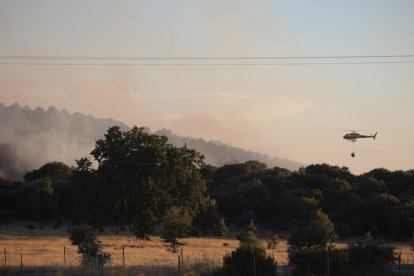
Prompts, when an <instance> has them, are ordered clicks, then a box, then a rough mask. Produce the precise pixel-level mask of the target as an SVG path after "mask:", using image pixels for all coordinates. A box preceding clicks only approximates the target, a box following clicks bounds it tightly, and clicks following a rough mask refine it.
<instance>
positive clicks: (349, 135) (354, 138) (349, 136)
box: [343, 130, 378, 157]
mask: <svg viewBox="0 0 414 276" xmlns="http://www.w3.org/2000/svg"><path fill="white" fill-rule="evenodd" d="M377 134H378V132H375V134H374V135H372V134H371V135H362V134H359V133H358V132H355V130H352V132H351V133H347V134H345V135H344V137H343V138H344V139H345V140H348V141H350V142H352V143H354V142H356V141H357V139H359V138H373V139H374V140H375V138H376V137H377ZM351 157H355V152H354V151H352V152H351Z"/></svg>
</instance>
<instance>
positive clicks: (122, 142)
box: [74, 126, 206, 238]
mask: <svg viewBox="0 0 414 276" xmlns="http://www.w3.org/2000/svg"><path fill="white" fill-rule="evenodd" d="M91 154H92V156H93V157H94V159H95V160H96V161H97V163H98V168H97V169H92V167H91V165H90V164H91V162H90V161H89V160H81V162H80V163H79V162H78V167H77V168H75V175H74V182H75V183H74V184H75V186H76V196H80V200H82V201H85V200H88V199H89V197H91V196H94V197H95V198H94V199H91V200H90V201H88V202H84V203H81V204H83V207H81V208H79V211H80V214H79V216H80V217H81V218H83V219H84V220H86V222H89V223H93V224H94V225H95V224H102V223H115V224H118V225H120V226H128V227H129V228H130V229H131V230H133V231H134V233H135V234H136V235H137V236H138V237H141V238H144V237H146V236H148V235H149V234H151V233H152V231H153V226H154V225H155V224H156V223H160V222H161V221H162V218H163V217H164V214H165V212H166V211H167V210H168V209H169V208H170V207H172V206H182V207H183V208H185V209H186V210H187V211H188V212H189V215H190V216H191V218H193V217H195V216H196V215H197V214H198V213H199V212H200V209H201V207H202V203H203V202H204V201H205V195H204V192H205V190H206V184H205V181H204V180H203V179H202V176H201V173H200V168H201V167H202V165H203V161H202V159H203V157H202V156H201V155H200V154H199V153H197V152H196V151H194V150H191V149H188V148H187V147H186V146H184V147H181V148H177V147H174V146H172V145H171V144H169V143H168V139H167V137H165V136H158V135H154V134H149V133H147V132H145V129H144V128H138V127H133V128H132V129H131V130H127V131H122V130H121V129H120V128H119V127H116V126H115V127H111V128H109V129H108V132H107V134H105V137H104V139H100V140H98V141H97V142H96V145H95V149H94V150H93V151H92V153H91ZM85 192H89V193H90V195H86V196H85V195H84V194H85ZM85 197H86V198H85ZM98 209H99V210H98ZM101 212H103V213H104V214H105V217H106V218H105V219H104V220H103V219H102V218H100V219H98V220H97V219H96V218H95V217H96V215H98V214H97V213H101Z"/></svg>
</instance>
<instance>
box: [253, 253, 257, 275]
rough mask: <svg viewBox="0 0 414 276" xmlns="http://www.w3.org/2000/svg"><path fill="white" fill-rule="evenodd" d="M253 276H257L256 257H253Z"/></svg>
mask: <svg viewBox="0 0 414 276" xmlns="http://www.w3.org/2000/svg"><path fill="white" fill-rule="evenodd" d="M253 276H256V255H253Z"/></svg>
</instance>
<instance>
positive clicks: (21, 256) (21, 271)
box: [20, 253, 23, 275]
mask: <svg viewBox="0 0 414 276" xmlns="http://www.w3.org/2000/svg"><path fill="white" fill-rule="evenodd" d="M20 274H22V275H23V253H21V254H20Z"/></svg>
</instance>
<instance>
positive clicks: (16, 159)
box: [0, 103, 301, 179]
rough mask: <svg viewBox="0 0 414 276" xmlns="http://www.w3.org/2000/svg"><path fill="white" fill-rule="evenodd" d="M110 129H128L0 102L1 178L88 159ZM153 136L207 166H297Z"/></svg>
mask: <svg viewBox="0 0 414 276" xmlns="http://www.w3.org/2000/svg"><path fill="white" fill-rule="evenodd" d="M113 125H118V126H120V127H121V128H123V129H128V126H127V125H125V124H124V123H122V122H120V121H116V120H113V119H99V118H95V117H92V116H90V115H84V114H81V113H69V112H68V111H67V110H65V109H63V110H57V109H56V108H55V107H53V106H52V107H49V108H48V109H47V110H45V109H43V108H41V107H37V108H35V109H32V108H30V107H28V106H24V107H23V106H20V105H19V104H17V103H15V104H13V105H11V106H5V105H3V104H1V103H0V129H1V132H0V176H4V177H7V178H11V179H21V178H22V175H23V174H24V173H26V172H27V171H31V170H33V169H35V168H38V167H40V166H41V165H43V164H45V163H46V162H50V161H61V162H64V163H66V164H68V165H73V164H74V163H75V160H76V159H79V158H81V157H84V156H88V155H89V152H90V151H91V150H92V149H93V147H94V143H95V141H96V140H97V139H99V138H100V137H102V136H103V134H104V133H106V131H107V128H108V127H109V126H113ZM137 125H139V123H137ZM156 134H162V135H166V136H168V137H169V140H170V142H171V143H172V144H173V145H175V146H183V145H184V144H187V146H188V147H189V148H193V149H195V150H197V151H199V152H201V153H202V154H203V155H204V156H205V158H206V159H205V160H206V162H207V163H209V164H211V165H217V166H221V165H223V164H228V163H238V162H245V161H248V160H258V161H261V162H264V163H266V164H267V165H268V166H269V167H273V166H279V167H285V168H288V169H291V170H294V169H297V168H299V166H300V165H301V164H299V163H297V162H293V161H290V160H283V159H279V158H269V157H268V156H266V155H264V154H261V153H259V152H252V151H246V150H244V149H240V148H237V147H233V146H230V145H227V144H224V143H221V142H220V141H205V140H203V139H201V138H200V139H195V138H192V137H183V136H179V135H176V134H174V133H173V132H172V131H171V130H168V129H162V130H159V131H157V132H156Z"/></svg>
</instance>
